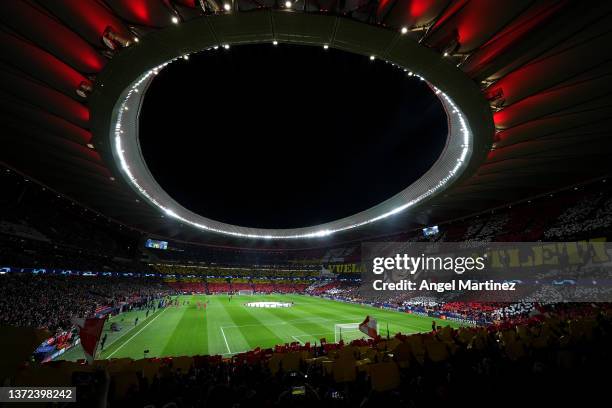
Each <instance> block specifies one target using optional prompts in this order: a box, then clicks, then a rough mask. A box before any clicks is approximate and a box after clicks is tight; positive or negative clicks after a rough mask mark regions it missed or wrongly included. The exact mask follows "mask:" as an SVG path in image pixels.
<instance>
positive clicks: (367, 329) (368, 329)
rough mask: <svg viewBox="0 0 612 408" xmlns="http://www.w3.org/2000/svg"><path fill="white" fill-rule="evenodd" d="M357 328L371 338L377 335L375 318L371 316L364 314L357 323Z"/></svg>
mask: <svg viewBox="0 0 612 408" xmlns="http://www.w3.org/2000/svg"><path fill="white" fill-rule="evenodd" d="M359 330H360V331H361V332H363V333H365V334H367V335H368V336H370V337H371V338H373V339H375V338H376V337H378V332H377V325H376V319H375V318H373V317H370V316H366V318H365V320H364V321H363V323H361V324H360V325H359Z"/></svg>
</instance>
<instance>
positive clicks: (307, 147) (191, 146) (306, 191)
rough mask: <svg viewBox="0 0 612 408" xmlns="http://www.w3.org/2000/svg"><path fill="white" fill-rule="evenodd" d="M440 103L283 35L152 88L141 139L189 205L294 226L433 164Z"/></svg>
mask: <svg viewBox="0 0 612 408" xmlns="http://www.w3.org/2000/svg"><path fill="white" fill-rule="evenodd" d="M446 131H447V125H446V118H445V114H444V110H443V108H442V106H441V105H440V103H439V102H438V100H437V98H436V97H435V95H433V92H432V91H431V90H430V89H429V88H428V87H427V85H426V84H425V83H424V82H422V81H420V80H418V79H417V78H414V77H408V76H407V75H406V74H405V73H404V72H403V71H402V70H400V69H398V68H396V67H392V65H391V64H387V63H385V62H383V61H379V60H376V61H370V60H369V59H368V58H367V57H364V56H359V55H354V54H349V53H346V52H343V51H337V50H332V49H328V50H324V49H323V48H319V47H303V46H290V45H283V44H279V45H278V46H273V45H272V44H263V45H243V46H234V47H232V48H231V49H229V50H224V49H222V48H220V49H218V50H216V51H212V50H211V51H205V52H202V53H200V54H197V55H193V54H192V55H191V56H190V58H189V60H188V61H183V60H180V61H178V62H176V63H174V64H171V65H169V66H168V67H166V69H165V70H164V71H162V72H161V73H160V74H159V75H158V76H157V77H156V79H155V80H154V81H153V83H152V85H151V87H150V88H149V90H148V91H147V95H146V97H145V101H144V105H143V109H142V113H141V117H140V139H141V144H142V150H143V154H144V157H145V159H146V161H147V164H148V166H149V168H150V170H151V172H152V173H153V175H154V177H155V178H156V179H157V181H158V182H159V183H160V185H161V186H162V187H163V188H164V189H165V190H166V191H167V192H168V193H169V194H170V195H171V196H172V197H173V198H174V199H176V200H177V201H178V202H179V203H181V204H182V205H184V206H185V207H187V208H189V209H191V210H193V211H195V212H197V213H199V214H201V215H203V216H206V217H209V218H212V219H215V220H218V221H223V222H227V223H232V224H238V225H242V226H249V227H265V228H291V227H304V226H309V225H314V224H318V223H323V222H327V221H331V220H334V219H337V218H341V217H344V216H348V215H352V214H354V213H356V212H358V211H361V210H365V209H367V208H369V207H371V206H373V205H375V204H377V203H379V202H381V201H383V200H385V199H387V198H389V197H391V196H392V195H394V194H396V193H398V192H399V191H401V190H402V189H404V188H405V187H406V186H408V185H409V184H410V183H412V182H413V181H415V180H416V179H417V178H418V177H419V176H421V175H422V174H423V173H424V172H425V171H427V169H428V168H429V167H430V166H431V165H432V164H433V163H434V162H435V160H436V159H437V157H438V156H439V154H440V153H441V150H442V148H443V146H444V143H445V140H446Z"/></svg>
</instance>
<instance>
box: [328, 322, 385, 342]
mask: <svg viewBox="0 0 612 408" xmlns="http://www.w3.org/2000/svg"><path fill="white" fill-rule="evenodd" d="M359 325H360V323H338V324H335V325H334V342H336V343H338V342H339V341H340V340H343V341H344V342H345V343H350V342H351V341H353V340H357V339H365V338H368V336H367V334H365V333H364V332H362V331H361V330H359ZM376 326H377V331H378V325H376Z"/></svg>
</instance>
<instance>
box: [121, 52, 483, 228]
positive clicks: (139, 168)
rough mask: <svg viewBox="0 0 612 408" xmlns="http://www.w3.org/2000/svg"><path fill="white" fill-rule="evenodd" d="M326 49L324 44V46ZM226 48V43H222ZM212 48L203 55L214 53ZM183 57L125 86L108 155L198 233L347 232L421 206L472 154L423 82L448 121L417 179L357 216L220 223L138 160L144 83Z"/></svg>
mask: <svg viewBox="0 0 612 408" xmlns="http://www.w3.org/2000/svg"><path fill="white" fill-rule="evenodd" d="M325 45H326V44H325ZM223 47H224V48H226V49H227V48H229V44H223ZM218 48H219V47H218V46H215V47H209V48H207V49H206V51H210V50H216V49H218ZM179 58H182V59H187V58H188V54H182V55H180V56H177V57H175V58H173V59H171V60H169V61H167V62H165V63H163V64H160V65H158V66H156V67H154V68H151V69H150V70H148V71H147V72H145V73H144V74H142V75H141V76H140V77H139V78H138V79H137V80H136V81H134V82H133V83H132V84H131V85H130V86H129V87H127V88H126V89H125V90H124V92H123V93H122V95H121V97H120V98H119V100H118V101H117V102H116V104H115V108H114V110H113V116H112V127H111V129H112V132H113V134H112V137H113V139H114V143H113V155H114V157H115V158H116V159H117V161H118V162H119V167H120V169H121V170H122V172H123V175H124V177H125V179H126V180H127V181H128V182H129V183H130V185H131V186H132V187H133V188H134V189H135V190H136V191H137V192H138V193H139V194H140V195H141V196H143V197H144V198H145V199H146V200H147V201H148V202H149V203H150V204H152V205H154V206H155V207H157V208H158V209H159V210H160V211H161V212H162V213H163V214H164V215H165V216H168V217H169V218H172V219H176V220H178V221H180V222H182V223H184V224H187V225H190V226H192V227H195V228H197V229H199V230H202V231H208V232H214V233H219V234H225V235H230V236H234V237H242V238H251V239H302V238H320V237H326V236H329V235H332V234H334V233H337V232H341V231H347V230H351V229H355V228H359V227H361V226H364V225H367V224H371V223H373V222H376V221H379V220H382V219H385V218H387V217H390V216H392V215H394V214H398V213H400V212H403V211H405V210H407V209H409V208H411V207H414V206H415V205H417V204H419V203H421V202H423V201H424V200H425V199H427V198H428V197H431V196H432V195H433V194H436V193H438V192H440V191H442V190H443V189H445V188H446V187H447V186H448V185H449V183H450V182H451V181H453V180H454V179H456V178H458V177H459V176H460V175H461V173H462V172H463V170H464V169H465V167H466V165H467V162H468V161H469V158H470V155H471V153H472V139H473V137H472V133H471V130H470V126H469V124H468V122H467V121H466V119H465V116H464V114H463V113H462V112H461V109H460V108H459V107H458V106H457V105H456V104H455V103H454V102H453V100H452V99H451V98H450V97H449V96H448V95H446V94H445V93H444V91H443V90H441V89H438V88H437V87H436V86H434V85H433V84H430V83H429V82H428V84H429V86H430V87H431V88H432V90H433V91H434V92H435V94H436V95H437V97H438V98H439V100H440V102H441V103H442V105H443V106H444V109H445V111H446V115H447V120H448V137H447V141H446V146H445V148H444V150H443V152H442V154H441V155H440V157H439V158H438V160H437V161H436V163H435V164H434V165H433V166H432V167H431V168H430V169H429V170H428V171H427V172H426V173H425V174H424V175H423V176H421V177H420V178H419V179H418V180H417V181H415V182H414V183H412V184H411V185H410V186H408V187H407V188H406V189H404V190H402V191H401V192H400V193H398V194H396V195H395V196H393V197H391V198H390V199H388V200H386V201H384V202H382V203H380V204H378V205H376V206H374V207H372V208H370V209H368V210H365V211H362V212H360V213H357V214H354V215H352V216H349V217H346V218H342V219H339V220H336V221H332V222H328V223H325V224H321V225H316V226H312V227H305V228H294V229H262V228H249V227H241V226H237V225H231V224H226V223H222V222H218V221H215V220H211V219H208V218H205V217H202V216H200V215H198V214H195V213H193V212H192V211H190V210H188V209H186V208H185V207H183V206H182V205H180V204H179V203H177V202H176V201H175V200H173V199H172V198H171V197H170V196H169V195H168V194H167V193H166V192H165V191H164V190H163V189H162V188H161V186H159V184H158V183H157V182H156V181H155V179H154V177H153V176H152V175H151V173H150V172H149V170H148V168H147V166H146V163H145V161H144V158H143V157H142V154H141V151H140V146H139V141H138V115H139V111H140V107H141V104H142V100H143V98H144V95H145V93H146V90H147V88H148V86H149V84H150V83H151V82H152V80H153V78H154V77H155V75H157V74H158V73H159V72H160V70H162V69H164V68H165V67H166V66H167V65H168V64H170V63H172V62H174V61H176V60H177V59H179ZM393 65H394V66H395V67H398V68H400V69H403V70H404V71H405V72H406V73H407V75H408V76H415V77H417V78H419V79H420V80H423V81H425V80H426V79H425V78H424V77H423V76H421V75H420V74H416V73H413V72H412V71H408V69H405V68H403V67H401V66H400V65H398V64H395V63H394V64H393Z"/></svg>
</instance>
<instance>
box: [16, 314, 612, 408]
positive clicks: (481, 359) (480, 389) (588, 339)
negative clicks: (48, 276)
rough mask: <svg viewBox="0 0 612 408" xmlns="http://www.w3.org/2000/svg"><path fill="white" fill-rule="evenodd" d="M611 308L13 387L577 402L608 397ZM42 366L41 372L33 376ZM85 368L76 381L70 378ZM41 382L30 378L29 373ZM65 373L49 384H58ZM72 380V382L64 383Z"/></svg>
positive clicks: (397, 402)
mask: <svg viewBox="0 0 612 408" xmlns="http://www.w3.org/2000/svg"><path fill="white" fill-rule="evenodd" d="M611 313H612V311H611V310H610V308H609V305H598V306H595V305H573V304H566V305H556V306H554V307H551V308H549V309H548V310H547V311H545V313H543V314H540V315H538V316H536V317H532V318H529V319H524V320H522V321H521V322H520V323H518V324H516V323H510V322H506V323H503V324H499V325H491V326H488V327H473V328H467V327H464V328H460V329H451V328H450V327H444V328H438V329H436V330H435V331H432V332H430V333H422V334H414V335H409V336H405V335H402V334H398V335H396V336H395V337H393V338H390V339H386V338H378V339H373V340H368V341H364V340H356V341H355V342H352V343H351V344H350V345H349V344H343V343H340V344H326V343H323V344H316V345H315V344H304V345H302V344H299V343H295V344H290V345H284V346H277V347H276V348H274V349H266V350H261V349H255V350H252V351H249V352H245V353H240V354H237V355H234V356H233V357H231V358H222V357H221V356H194V357H178V358H162V359H143V360H137V361H132V360H131V359H118V360H111V361H108V360H104V361H99V362H96V363H94V365H92V366H82V365H80V364H78V363H68V362H54V363H50V364H46V365H44V366H43V367H37V366H32V367H29V368H25V369H24V370H22V371H21V372H19V373H17V374H16V375H15V379H14V381H15V384H19V385H32V382H33V381H37V383H36V385H45V379H47V380H46V381H49V380H48V376H49V375H53V373H55V374H56V376H57V377H59V378H64V379H65V380H63V381H66V382H67V383H73V380H74V379H75V378H81V377H82V372H83V371H85V370H87V371H89V372H91V373H92V374H91V375H89V377H88V378H94V379H95V380H90V381H87V382H81V383H79V384H78V385H77V387H78V388H77V394H78V395H81V396H82V397H81V398H82V399H81V401H82V402H86V403H87V404H88V405H87V406H106V404H108V406H110V407H114V406H131V407H145V406H146V407H150V408H154V407H160V408H161V407H166V408H170V407H175V408H187V407H255V406H257V407H292V408H294V407H311V406H317V407H337V408H340V407H355V406H360V407H364V408H365V407H380V406H405V407H420V406H490V405H491V404H492V403H493V402H495V401H497V403H494V405H501V406H534V405H539V406H556V405H559V404H561V405H562V406H569V405H571V404H573V403H577V402H578V403H581V404H582V405H584V404H592V403H597V402H598V403H599V404H600V403H601V399H600V398H601V395H602V393H603V392H604V390H605V386H606V385H607V382H608V376H607V375H605V373H606V372H607V367H608V366H609V365H610V363H612V351H611V350H610V343H611V341H612V314H611ZM38 370H44V371H43V373H44V375H39V376H37V375H36V373H37V371H38ZM75 371H76V372H80V374H81V375H80V376H79V377H76V376H75V375H71V373H73V372H75ZM33 379H34V380H33ZM61 381H62V380H59V379H58V378H55V379H54V381H52V383H53V384H57V383H58V382H61ZM66 385H68V384H66Z"/></svg>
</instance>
